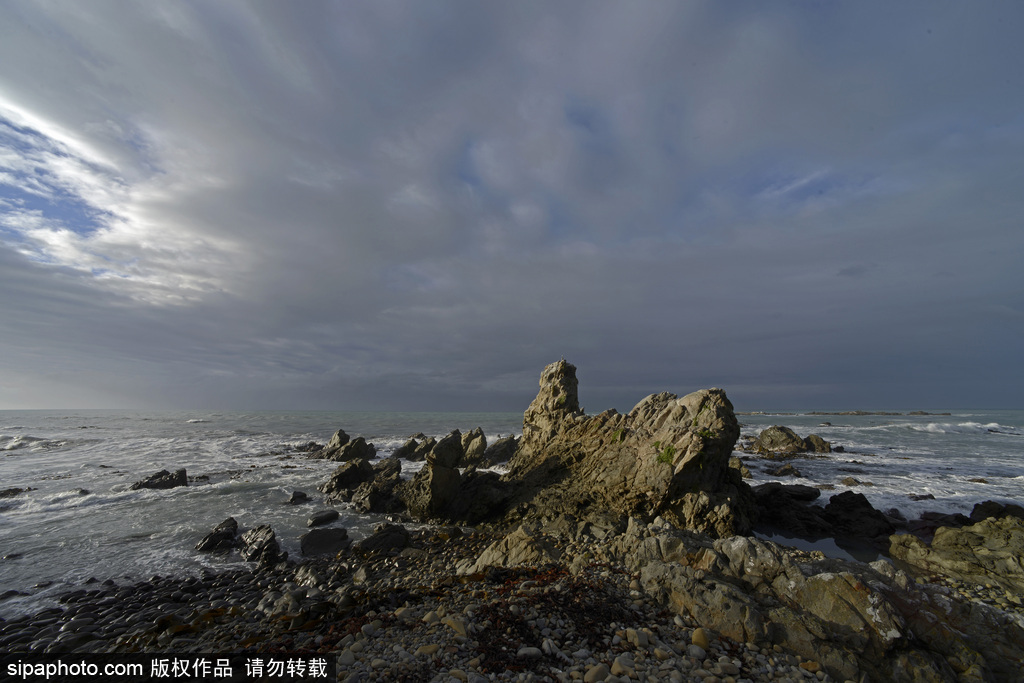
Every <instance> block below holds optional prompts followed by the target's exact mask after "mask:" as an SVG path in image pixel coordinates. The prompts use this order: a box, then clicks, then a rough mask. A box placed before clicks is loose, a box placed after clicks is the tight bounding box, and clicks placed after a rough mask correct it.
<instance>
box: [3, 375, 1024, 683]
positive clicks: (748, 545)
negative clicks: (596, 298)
mask: <svg viewBox="0 0 1024 683" xmlns="http://www.w3.org/2000/svg"><path fill="white" fill-rule="evenodd" d="M811 414H816V415H833V414H834V415H843V414H858V415H862V414H868V413H863V412H860V411H856V412H852V413H811ZM872 414H881V413H872ZM739 438H740V425H739V423H738V421H737V417H736V413H735V411H734V410H733V406H732V404H731V403H730V401H729V399H728V398H727V396H726V394H725V392H724V391H723V390H721V389H717V388H711V389H703V390H700V391H696V392H693V393H690V394H687V395H685V396H682V397H679V396H677V395H675V394H671V393H659V394H652V395H650V396H648V397H646V398H644V399H643V400H641V401H640V402H639V403H638V404H637V405H636V406H635V407H633V409H632V410H630V411H629V412H628V413H625V414H621V413H618V412H617V411H615V410H609V411H605V412H603V413H600V414H598V415H587V414H585V413H584V412H583V411H582V410H581V408H580V405H579V399H578V381H577V378H576V368H575V366H573V365H572V364H571V363H569V362H567V361H565V360H561V361H558V362H556V363H552V364H550V365H548V366H547V367H545V368H544V370H543V372H542V373H541V376H540V388H539V391H538V393H537V396H536V398H534V400H533V401H532V402H531V403H530V405H529V406H528V407H527V409H526V411H525V413H524V417H523V432H522V437H521V438H519V439H515V438H513V437H506V438H504V439H499V440H497V441H495V442H493V443H490V444H488V442H487V438H486V435H484V434H483V432H482V431H481V430H479V429H474V430H471V431H468V432H466V433H462V432H460V431H457V430H456V431H453V432H452V433H450V434H448V435H447V436H445V437H443V438H440V439H436V438H432V437H427V436H425V435H423V434H417V435H413V436H412V437H411V438H410V439H409V441H408V442H407V443H406V444H404V445H403V446H402V447H400V448H399V449H397V450H396V452H395V453H394V454H393V456H392V457H390V458H384V459H380V458H377V457H376V448H375V446H374V445H373V444H372V443H367V442H366V440H365V439H364V438H362V437H356V438H351V437H350V436H349V435H348V434H347V433H345V431H344V430H339V431H338V432H337V433H336V434H335V435H334V437H333V438H332V439H331V440H330V441H329V442H328V443H327V444H304V445H302V446H301V447H299V449H298V450H300V451H302V452H304V453H306V454H307V455H308V457H312V458H321V459H329V460H335V461H338V462H339V465H338V467H337V468H336V470H335V471H334V472H333V473H332V475H331V476H330V477H329V479H328V480H326V481H324V482H323V484H322V485H321V486H320V493H321V494H322V496H323V498H322V499H321V505H322V506H327V507H326V509H322V510H318V511H316V512H314V513H312V514H311V515H310V519H309V525H310V528H311V530H310V532H309V533H308V534H307V536H306V537H304V538H303V544H302V547H303V550H302V552H303V558H301V561H300V562H298V563H296V562H295V561H294V559H295V558H291V559H289V558H287V557H286V556H284V555H283V553H281V550H280V547H279V544H278V543H277V540H276V539H275V536H274V532H273V530H272V529H271V528H270V527H269V526H266V525H262V526H257V527H255V528H253V529H249V530H245V531H243V530H240V529H238V525H237V524H236V523H234V520H233V519H228V520H225V522H224V523H223V524H221V525H219V526H218V528H217V529H214V530H213V531H212V532H211V534H210V535H209V536H208V537H207V538H205V539H203V540H202V541H201V542H200V544H199V546H200V548H201V549H202V550H204V551H216V552H235V551H236V550H239V551H240V552H241V553H242V556H243V557H244V558H246V559H249V560H251V561H252V562H253V563H254V564H255V565H256V568H255V569H254V570H253V573H252V574H251V575H247V576H243V575H241V574H235V575H232V578H231V580H230V581H225V580H222V579H221V578H218V577H208V578H207V579H204V580H198V579H197V580H174V581H166V582H164V583H160V584H158V585H155V586H150V587H148V588H146V589H145V590H144V591H141V592H139V594H138V595H135V594H131V595H125V596H124V597H123V598H122V600H121V602H122V603H123V604H124V605H125V606H124V607H122V608H121V612H118V611H116V610H114V611H111V612H110V613H109V615H108V616H103V615H99V616H96V617H93V618H92V621H90V622H89V624H88V625H89V626H90V628H91V631H89V633H90V634H92V635H89V636H88V637H83V638H82V639H81V640H77V641H72V640H70V638H71V636H69V637H67V638H65V641H64V642H65V644H67V643H72V644H74V645H75V646H77V647H79V648H82V651H89V650H90V649H91V650H104V651H139V650H141V651H167V652H173V651H176V650H181V649H182V648H190V649H191V651H197V652H215V651H226V650H227V649H231V650H232V651H248V650H250V649H251V650H252V651H266V650H268V649H270V650H274V649H275V648H276V649H277V651H286V650H289V649H291V650H301V651H303V652H320V653H325V654H329V655H330V656H332V657H335V658H336V659H337V662H338V665H339V671H340V672H341V674H340V678H341V679H342V680H350V681H367V680H407V681H427V680H438V681H450V680H458V681H466V682H468V681H473V682H476V683H480V682H482V681H489V680H523V681H526V680H532V681H574V680H583V681H585V682H587V681H627V680H628V681H635V680H642V681H683V680H704V681H734V682H735V681H761V680H800V681H803V680H805V679H806V680H811V679H814V680H821V681H908V682H915V683H924V682H926V681H1009V680H1020V675H1021V671H1024V608H1022V605H1021V600H1020V596H1021V595H1022V594H1024V563H1022V557H1024V509H1021V508H1019V507H1017V506H1013V505H1001V504H999V503H993V502H989V503H984V504H981V505H978V506H976V507H975V509H974V511H973V513H972V514H971V515H970V517H967V516H964V515H946V516H941V515H940V516H933V517H932V518H930V519H923V520H913V521H908V520H900V519H896V518H894V517H893V516H892V515H890V514H886V513H884V512H882V511H879V510H876V509H874V508H873V507H872V506H871V505H870V503H869V502H868V501H867V499H866V498H865V497H864V496H863V495H861V494H858V493H854V492H852V491H846V492H843V493H840V494H836V495H833V496H831V498H830V500H829V502H828V503H827V504H826V505H824V506H819V505H814V504H812V503H813V502H814V501H815V500H817V499H818V498H819V497H820V496H821V495H822V491H821V490H819V489H817V488H813V487H809V486H801V485H785V484H781V483H777V482H776V483H770V484H765V485H762V486H759V487H751V486H749V485H748V484H747V483H746V481H745V478H744V467H745V466H744V464H743V461H742V460H741V459H740V458H738V457H735V456H734V450H735V449H736V448H737V442H738V440H739ZM740 448H741V452H744V453H747V454H749V457H756V458H760V459H764V460H766V461H769V462H771V463H773V464H775V465H777V466H779V467H786V466H790V467H791V466H792V463H790V462H788V461H789V460H790V459H792V458H793V457H794V456H795V455H796V454H803V455H804V456H806V457H826V456H827V454H828V453H829V452H830V451H831V450H832V448H833V446H832V444H830V443H829V442H827V441H825V440H824V439H822V438H821V437H820V436H817V435H814V434H811V435H807V436H805V437H801V436H800V435H798V434H796V433H795V432H793V431H792V430H791V429H788V428H785V427H782V426H775V427H772V428H770V429H766V430H764V431H763V432H762V433H761V434H760V435H758V436H757V438H756V439H754V440H753V441H750V442H745V443H743V444H741V446H740ZM403 459H406V460H418V461H422V462H423V466H422V468H421V469H420V470H419V471H418V472H417V473H416V474H415V475H414V476H413V477H412V478H410V479H403V478H402V477H401V471H402V467H401V463H402V460H403ZM496 463H504V464H503V466H502V467H501V468H499V469H495V468H494V467H493V465H495V464H496ZM168 477H174V478H175V480H176V481H181V480H183V479H184V478H185V473H184V472H181V473H175V475H170V474H169V473H167V472H163V473H160V476H159V477H156V478H155V479H154V480H153V481H154V484H153V485H155V484H160V485H163V483H164V482H166V481H168V480H169V479H168ZM314 497H315V496H310V495H308V494H307V493H305V492H296V493H295V494H293V496H292V498H291V499H290V500H289V501H288V502H289V503H290V504H294V505H303V504H309V502H311V501H312V499H313V498H314ZM335 508H340V509H343V510H356V511H359V512H362V513H376V514H381V515H387V516H388V518H389V519H390V521H389V522H388V523H384V524H381V525H380V526H379V527H378V528H377V530H376V532H375V533H374V534H373V535H372V536H369V537H368V538H365V539H362V540H360V541H358V542H353V541H352V540H351V539H349V538H348V535H347V533H346V530H345V529H343V528H340V527H336V526H335V527H332V526H331V525H332V524H333V523H334V522H335V521H336V520H337V519H338V517H339V513H338V511H337V510H336V509H335ZM765 525H770V526H772V527H774V528H778V529H783V530H786V531H787V532H790V533H792V534H794V535H796V536H800V537H804V538H830V539H835V541H836V542H838V543H843V542H847V541H851V540H854V541H856V542H859V543H870V544H874V546H875V547H877V548H878V549H879V550H880V551H882V552H883V553H885V554H886V555H887V556H888V557H889V558H891V561H890V560H887V559H879V560H877V561H874V562H871V563H861V562H855V561H846V560H840V559H835V558H830V557H826V556H825V555H824V554H822V553H821V552H819V551H812V552H808V551H801V550H798V549H795V548H788V547H785V546H781V545H778V544H776V543H772V542H770V541H767V540H764V539H763V538H760V537H758V536H757V535H756V534H755V531H756V530H757V529H758V528H761V527H764V526H765ZM901 532H902V533H901ZM183 586H184V587H185V588H187V590H185V588H183ZM174 596H179V597H178V598H175V597H174ZM181 596H187V597H188V599H189V600H191V602H190V603H189V605H190V608H191V609H192V610H193V611H192V612H189V614H190V615H191V614H198V615H199V616H197V617H195V618H192V619H185V617H181V618H176V619H168V618H167V617H166V613H165V612H161V611H160V609H162V606H164V605H165V604H168V603H171V602H173V600H175V599H180V597H181ZM107 597H108V596H107V595H106V594H105V593H103V591H98V592H97V593H96V594H89V593H88V592H85V591H83V592H82V594H81V595H78V596H76V597H75V598H74V599H72V600H71V601H70V604H71V605H72V608H71V609H69V610H68V612H71V610H72V609H74V605H79V604H83V605H88V604H89V603H90V602H91V601H101V600H105V599H106V598H107ZM104 604H108V603H104ZM129 607H131V608H132V609H135V610H141V613H144V614H148V613H149V612H146V610H155V611H154V612H153V614H154V615H155V618H154V619H152V620H141V621H138V620H137V621H125V618H124V617H123V615H122V612H123V611H124V610H126V609H128V608H129ZM94 611H96V610H94ZM79 613H80V612H73V613H71V614H70V616H69V615H68V613H62V614H61V615H48V616H47V620H48V621H47V623H49V624H58V625H59V628H60V629H63V628H64V627H65V626H64V625H66V624H67V623H68V622H69V621H72V620H73V619H74V618H75V614H79ZM103 614H107V613H103ZM119 619H120V620H121V621H118V620H119ZM122 622H123V623H122ZM111 623H114V624H116V626H110V624H111ZM17 626H18V627H19V628H21V629H22V630H19V631H13V633H14V634H15V635H16V636H17V637H15V638H12V637H10V636H9V635H8V634H9V632H10V631H11V628H10V627H8V628H5V629H4V630H2V631H0V646H6V647H15V648H16V647H24V648H27V649H31V647H52V643H53V642H55V641H53V640H50V641H47V640H46V639H45V638H41V637H37V633H36V632H33V633H30V634H26V633H25V632H26V631H27V629H28V627H25V626H24V625H23V624H21V623H19V624H17ZM104 629H110V630H109V633H110V634H113V635H111V636H109V637H108V636H107V635H106V634H107V633H108V631H107V630H104ZM119 629H120V630H119ZM58 632H63V631H58ZM70 632H71V633H72V634H73V633H75V631H74V630H71V631H70ZM19 634H20V635H19ZM96 634H99V635H96ZM5 638H6V640H5ZM37 644H39V645H37Z"/></svg>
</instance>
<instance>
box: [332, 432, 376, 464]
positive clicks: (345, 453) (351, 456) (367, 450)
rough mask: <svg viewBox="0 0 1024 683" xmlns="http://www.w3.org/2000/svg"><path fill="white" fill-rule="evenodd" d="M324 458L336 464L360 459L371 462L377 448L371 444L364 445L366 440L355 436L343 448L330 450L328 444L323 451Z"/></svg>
mask: <svg viewBox="0 0 1024 683" xmlns="http://www.w3.org/2000/svg"><path fill="white" fill-rule="evenodd" d="M323 457H324V458H326V459H327V460H335V461H337V462H346V461H349V460H355V459H356V458H361V459H363V460H373V459H374V458H376V457H377V448H376V446H374V445H373V444H372V443H366V439H364V438H363V437H361V436H357V437H356V438H354V439H352V440H351V441H349V442H347V443H345V444H344V445H343V446H341V447H339V448H337V449H334V450H332V449H331V448H330V444H328V447H327V448H326V449H325V450H324V455H323Z"/></svg>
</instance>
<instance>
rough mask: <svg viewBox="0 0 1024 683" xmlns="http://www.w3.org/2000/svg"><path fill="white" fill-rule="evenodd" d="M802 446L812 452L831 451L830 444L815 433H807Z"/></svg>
mask: <svg viewBox="0 0 1024 683" xmlns="http://www.w3.org/2000/svg"><path fill="white" fill-rule="evenodd" d="M804 448H805V449H806V450H808V451H812V452H814V453H831V452H832V444H830V443H829V442H828V441H825V439H823V438H821V437H820V436H818V435H817V434H808V435H807V438H805V439H804Z"/></svg>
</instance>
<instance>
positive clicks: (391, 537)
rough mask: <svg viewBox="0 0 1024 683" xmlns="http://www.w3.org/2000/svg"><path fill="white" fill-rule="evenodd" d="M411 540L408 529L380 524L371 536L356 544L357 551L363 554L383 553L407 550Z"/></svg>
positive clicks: (399, 525) (397, 525)
mask: <svg viewBox="0 0 1024 683" xmlns="http://www.w3.org/2000/svg"><path fill="white" fill-rule="evenodd" d="M410 540H411V536H410V534H409V531H408V529H406V528H405V527H404V526H402V525H401V524H387V523H385V524H378V525H377V526H375V527H374V528H373V534H372V535H371V536H367V537H366V538H364V539H363V540H361V541H359V542H358V543H356V545H355V549H356V550H357V551H359V552H362V553H381V552H387V551H389V550H393V549H401V548H405V547H407V546H408V545H409V542H410Z"/></svg>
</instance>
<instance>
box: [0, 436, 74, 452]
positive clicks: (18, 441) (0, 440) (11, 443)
mask: <svg viewBox="0 0 1024 683" xmlns="http://www.w3.org/2000/svg"><path fill="white" fill-rule="evenodd" d="M47 444H57V445H62V444H61V443H60V442H53V441H50V440H49V439H43V438H40V437H37V436H28V435H24V436H7V435H6V434H2V435H0V451H16V450H18V449H21V448H30V447H33V446H35V447H37V448H46V447H47Z"/></svg>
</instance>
